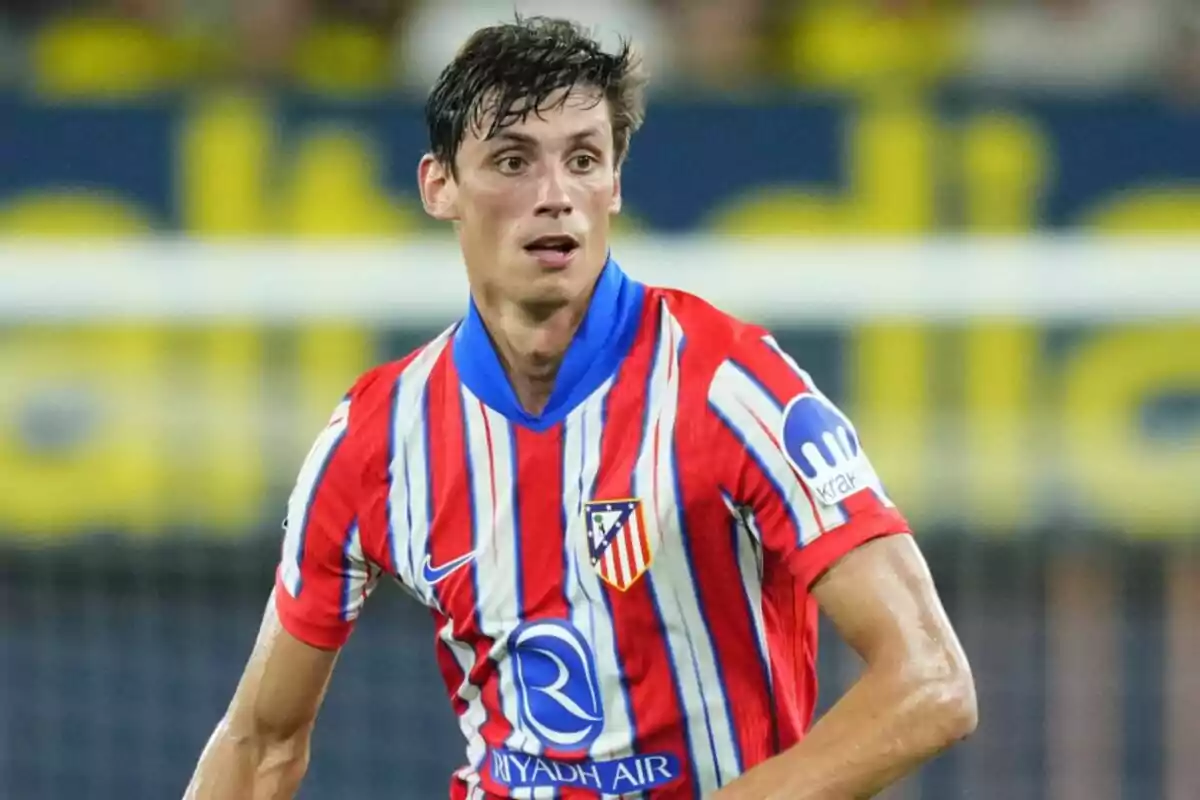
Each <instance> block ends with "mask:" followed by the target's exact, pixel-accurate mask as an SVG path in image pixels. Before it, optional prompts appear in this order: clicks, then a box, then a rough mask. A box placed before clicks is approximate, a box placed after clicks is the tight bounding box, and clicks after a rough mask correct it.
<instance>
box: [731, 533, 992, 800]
mask: <svg viewBox="0 0 1200 800" xmlns="http://www.w3.org/2000/svg"><path fill="white" fill-rule="evenodd" d="M813 595H814V597H815V598H816V599H817V602H818V603H819V604H820V606H821V608H822V610H823V611H824V612H825V614H826V615H827V616H828V617H829V618H830V620H831V621H832V622H833V624H834V626H835V627H836V628H837V630H838V632H839V633H840V634H841V636H842V637H843V638H844V639H845V640H846V642H847V643H848V644H849V645H850V646H851V647H853V648H854V649H855V650H856V651H857V652H858V654H859V655H860V656H862V658H863V660H864V661H865V663H866V666H865V669H864V671H863V674H862V676H861V677H860V678H859V680H858V681H857V682H856V683H855V684H854V685H853V686H852V687H851V688H850V690H849V691H847V692H846V694H845V695H843V696H842V697H841V698H840V699H839V700H838V701H837V703H835V704H834V706H833V707H832V708H831V709H830V710H829V712H828V713H827V714H826V715H825V716H823V717H822V718H821V719H820V720H818V722H817V723H816V725H814V726H813V728H812V730H811V731H810V732H809V733H808V735H807V736H805V738H804V739H803V740H801V742H800V743H799V744H797V745H796V746H795V747H793V748H792V749H790V750H788V751H787V752H785V753H782V754H780V755H778V756H776V757H775V758H772V759H770V760H768V761H766V762H764V763H763V764H760V765H759V766H758V767H756V768H755V769H752V770H750V771H749V772H747V773H746V774H745V775H743V776H742V777H741V778H740V779H739V780H737V781H735V782H734V783H733V784H731V785H730V786H728V787H726V788H725V789H723V790H722V791H720V792H718V793H717V794H716V795H715V796H714V800H715V798H719V800H767V799H768V798H770V799H772V800H774V798H780V800H782V798H789V800H825V798H830V799H831V800H832V798H851V797H853V798H860V797H871V796H873V795H875V794H876V793H878V792H880V791H881V790H883V789H884V788H885V787H887V786H889V785H891V784H892V783H894V782H895V781H897V780H899V779H900V778H901V777H903V776H904V775H906V774H907V773H909V772H910V771H911V770H913V769H914V768H916V767H917V766H918V765H919V764H921V763H922V762H924V761H925V760H927V759H929V758H931V757H932V756H934V755H936V754H937V753H939V752H941V751H942V750H944V749H946V748H948V747H949V746H950V745H952V744H954V743H955V742H957V741H958V740H960V739H962V738H964V737H966V736H968V735H969V734H970V733H971V732H972V731H973V730H974V729H975V725H976V716H977V710H976V704H975V685H974V681H973V680H972V677H971V670H970V667H969V665H968V664H967V658H966V655H965V654H964V653H963V650H962V647H961V645H960V644H959V642H958V638H957V637H956V636H955V633H954V631H953V629H952V628H951V626H950V621H949V620H948V619H947V618H946V613H945V611H944V610H943V608H942V604H941V601H940V600H939V598H938V596H937V591H936V589H935V588H934V585H933V580H932V578H931V577H930V574H929V570H928V568H927V566H926V564H925V560H924V558H923V557H922V555H921V553H920V550H919V549H918V548H917V545H916V543H915V542H914V541H913V539H912V538H911V537H909V536H889V537H887V538H884V539H877V540H875V541H872V542H869V543H867V544H865V545H863V546H861V547H859V548H858V549H856V550H853V551H851V552H850V553H849V554H847V555H846V556H845V557H844V558H842V559H841V560H840V561H839V562H837V563H836V564H835V565H834V566H833V567H832V568H831V569H830V570H829V571H828V572H827V573H826V574H825V575H824V576H823V577H822V578H820V579H819V580H818V581H817V582H816V583H815V584H814V586H813Z"/></svg>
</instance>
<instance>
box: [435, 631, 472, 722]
mask: <svg viewBox="0 0 1200 800" xmlns="http://www.w3.org/2000/svg"><path fill="white" fill-rule="evenodd" d="M430 614H431V615H432V616H433V629H434V630H435V631H438V632H440V631H441V630H442V628H444V627H446V624H447V623H448V622H449V621H450V620H449V619H448V618H447V617H446V615H445V614H443V613H442V612H440V611H438V610H437V609H430ZM434 650H435V652H434V655H435V657H436V659H437V665H438V671H439V672H441V674H442V679H443V680H445V682H446V688H448V689H449V690H450V705H451V707H452V708H453V709H454V715H455V716H456V717H461V716H462V715H463V714H465V713H467V701H466V700H463V699H462V698H461V697H459V696H458V687H459V686H461V685H462V682H463V681H464V680H466V678H467V673H465V672H463V669H462V667H461V666H460V665H459V663H458V659H457V658H455V657H454V653H453V652H452V651H451V650H450V645H448V644H446V643H445V642H443V641H442V639H441V637H438V640H437V642H436V645H435V648H434Z"/></svg>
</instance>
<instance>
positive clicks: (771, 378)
mask: <svg viewBox="0 0 1200 800" xmlns="http://www.w3.org/2000/svg"><path fill="white" fill-rule="evenodd" d="M766 335H767V333H766V331H764V330H761V329H759V328H750V329H749V330H747V331H746V333H744V334H743V336H744V337H750V338H744V339H743V344H742V346H741V347H738V348H737V351H736V352H737V355H736V356H735V357H734V359H733V362H734V363H735V364H737V365H738V366H739V367H741V368H742V369H743V370H744V371H745V372H746V374H748V375H750V376H751V377H752V378H754V380H755V381H757V382H758V384H759V385H760V386H762V387H763V388H764V389H766V391H767V394H769V395H771V398H772V399H773V400H774V401H775V402H776V403H777V404H778V405H779V406H780V407H781V408H782V407H783V406H785V405H787V403H788V401H789V400H791V399H792V398H793V397H795V396H796V395H798V394H803V393H804V392H810V391H812V387H811V386H809V385H808V384H807V383H805V382H804V379H803V378H802V377H801V376H800V375H799V373H797V372H796V371H795V370H793V369H791V368H790V367H789V366H786V362H785V361H784V360H783V358H782V357H781V356H780V355H779V353H778V352H776V350H775V349H774V348H773V347H771V346H770V345H769V344H767V343H766V342H765V341H763V337H764V336H766Z"/></svg>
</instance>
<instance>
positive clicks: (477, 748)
mask: <svg viewBox="0 0 1200 800" xmlns="http://www.w3.org/2000/svg"><path fill="white" fill-rule="evenodd" d="M438 638H439V639H441V640H442V641H443V642H445V643H446V646H447V647H448V648H449V649H450V652H451V653H452V654H453V655H454V660H455V661H456V662H457V663H458V668H459V669H460V670H462V674H463V680H462V683H461V684H459V686H458V689H457V691H456V692H455V694H456V695H458V697H459V698H460V699H461V700H463V701H464V702H465V703H466V704H467V710H466V711H464V712H463V713H462V714H461V715H459V718H458V727H459V730H461V731H462V734H463V738H464V739H466V740H467V764H468V765H469V766H465V767H463V768H461V769H460V770H458V772H457V775H458V776H459V777H460V778H463V779H464V780H465V781H466V782H467V796H468V797H473V796H474V794H475V790H476V789H479V788H480V787H479V783H480V780H479V767H480V765H481V764H483V760H484V759H485V758H487V743H486V742H485V741H484V739H483V734H482V733H481V731H482V730H483V723H484V722H486V721H487V709H486V708H484V707H483V696H482V692H481V690H480V688H479V687H478V686H476V685H475V684H473V683H471V680H470V675H471V668H472V667H473V666H474V665H475V651H474V650H473V649H471V646H470V645H468V644H466V643H465V642H460V641H459V640H458V639H455V638H454V621H453V620H449V619H447V620H446V624H445V625H443V626H442V629H441V630H440V631H438Z"/></svg>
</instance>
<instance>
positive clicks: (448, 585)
mask: <svg viewBox="0 0 1200 800" xmlns="http://www.w3.org/2000/svg"><path fill="white" fill-rule="evenodd" d="M450 352H451V351H450V349H449V348H447V351H446V353H445V354H444V355H443V356H442V357H441V359H439V361H438V364H437V366H435V367H434V369H433V372H432V373H431V374H430V376H429V387H428V394H427V407H426V409H425V424H426V425H428V426H429V430H430V432H431V434H432V435H431V436H429V454H428V458H429V466H428V470H429V475H428V485H429V491H430V492H431V496H432V498H433V517H432V524H431V527H430V531H429V548H428V549H429V553H428V557H429V560H430V563H431V564H433V565H435V566H436V565H441V564H445V563H447V562H450V561H453V560H454V559H456V558H460V557H462V556H464V555H466V554H467V553H470V552H472V551H473V550H475V549H476V547H477V546H481V545H482V544H483V543H482V542H478V543H477V542H476V541H475V530H476V525H477V524H478V523H479V521H478V520H476V519H475V515H476V514H477V513H478V512H477V511H476V509H475V508H474V502H473V500H472V499H471V497H470V496H469V495H468V496H467V497H463V496H462V493H461V492H458V491H455V487H456V486H460V485H461V477H462V475H463V474H464V473H466V474H470V471H471V470H472V469H473V468H486V465H473V464H472V463H471V460H470V454H469V452H468V450H467V441H466V426H465V421H464V413H465V408H464V407H463V402H464V400H463V396H462V392H461V390H460V388H459V387H460V384H459V381H458V375H457V373H456V371H455V369H454V364H453V360H452V358H451V357H450ZM487 524H488V525H489V527H490V520H489V521H487ZM422 563H424V557H422ZM476 575H477V570H476V566H475V563H474V562H473V561H472V562H471V563H470V564H468V565H467V566H465V567H463V568H462V569H458V570H455V571H454V572H452V573H450V574H449V575H448V576H447V577H446V578H445V579H444V580H443V581H441V582H440V583H438V584H437V585H436V586H435V587H434V592H435V594H436V595H437V599H438V602H439V603H440V604H441V606H442V608H443V609H444V610H445V613H446V614H447V615H448V616H449V617H450V618H451V619H453V620H455V626H454V630H453V635H454V638H455V639H457V640H458V641H460V642H463V643H464V644H466V645H468V646H470V647H471V648H472V650H473V651H474V653H475V663H474V665H473V666H472V668H471V671H470V673H469V675H468V679H469V680H470V682H471V683H473V684H474V685H476V686H479V687H483V691H482V697H481V699H482V702H483V706H484V710H485V711H486V715H487V716H486V719H485V721H484V723H483V725H482V726H481V727H480V733H481V734H482V736H483V737H484V740H485V741H486V742H487V743H488V745H489V746H493V747H497V746H502V745H503V744H504V741H505V739H507V738H508V736H509V734H510V733H511V732H512V727H511V725H510V724H509V723H508V722H507V721H506V720H505V718H504V714H503V711H502V709H501V707H500V690H499V686H498V682H497V681H496V680H495V679H494V678H495V674H496V663H495V662H494V661H493V660H492V659H491V658H490V657H489V656H488V653H489V651H490V650H491V648H492V645H493V644H494V642H493V640H492V639H490V638H488V637H486V636H482V635H480V634H479V630H480V620H479V613H478V607H479V606H478V597H477V593H476ZM443 621H444V620H443ZM442 649H444V648H442ZM449 688H450V690H451V691H452V692H453V691H454V689H456V688H457V687H454V686H451V687H449ZM481 766H482V765H481ZM480 773H481V776H482V777H483V780H484V783H485V785H486V784H487V783H489V779H488V776H487V771H486V769H483V768H481V770H480ZM493 788H494V785H493Z"/></svg>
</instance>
